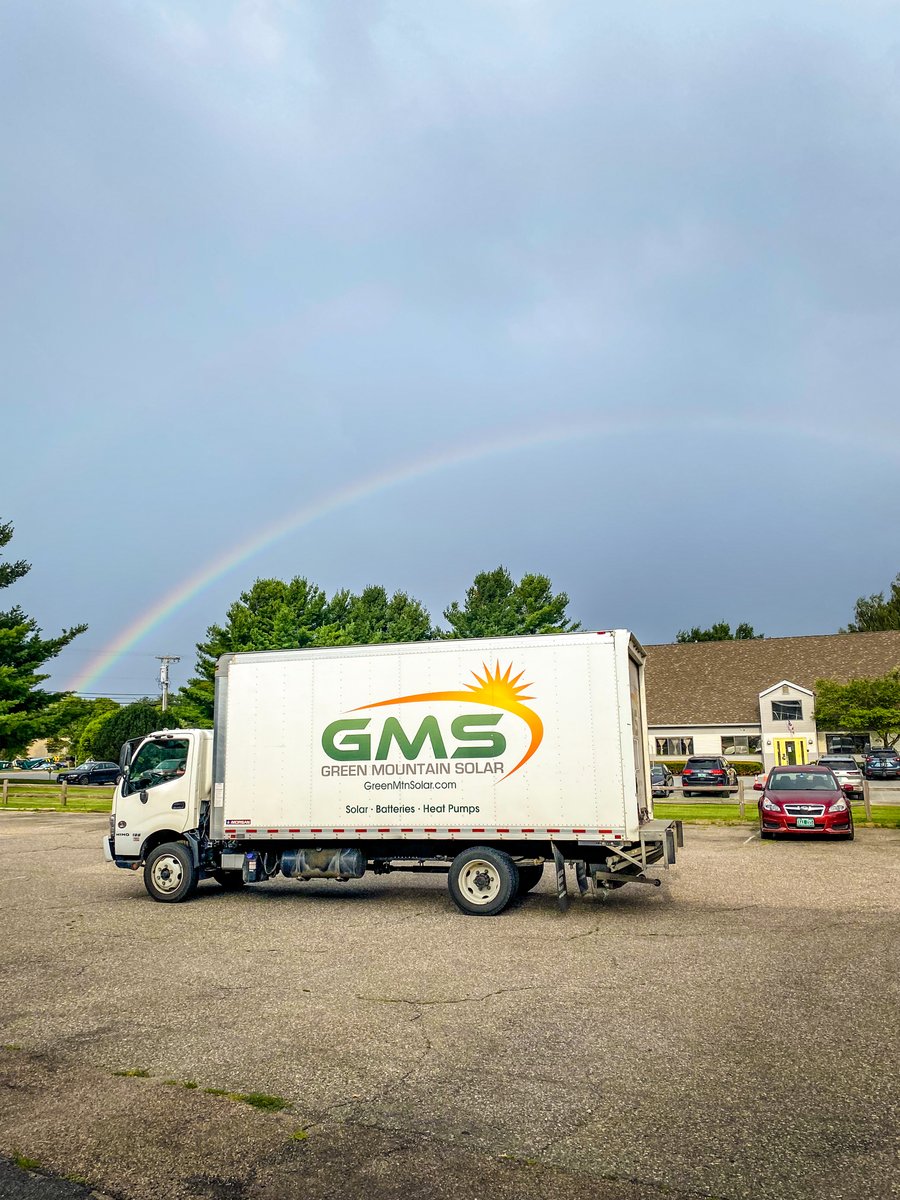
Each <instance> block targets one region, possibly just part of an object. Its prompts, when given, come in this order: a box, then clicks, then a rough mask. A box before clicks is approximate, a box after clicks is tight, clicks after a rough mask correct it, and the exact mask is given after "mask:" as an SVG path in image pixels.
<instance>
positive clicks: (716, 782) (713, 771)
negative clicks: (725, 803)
mask: <svg viewBox="0 0 900 1200" xmlns="http://www.w3.org/2000/svg"><path fill="white" fill-rule="evenodd" d="M681 786H682V788H683V789H684V794H685V796H690V795H693V793H692V792H691V791H689V790H688V789H689V788H693V787H694V786H696V787H697V788H698V789H700V790H699V793H698V794H699V795H701V796H713V795H715V796H722V795H724V796H727V795H728V794H729V793H730V792H736V791H737V786H738V777H737V771H736V770H735V769H734V767H733V766H732V765H731V763H730V762H729V761H728V759H727V758H718V757H717V758H713V757H712V755H706V754H692V755H691V757H690V758H689V759H688V760H687V762H686V763H685V764H684V770H683V771H682V772H681Z"/></svg>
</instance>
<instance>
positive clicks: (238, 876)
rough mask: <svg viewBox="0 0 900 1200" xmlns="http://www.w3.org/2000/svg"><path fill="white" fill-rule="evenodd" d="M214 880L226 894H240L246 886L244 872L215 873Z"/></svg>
mask: <svg viewBox="0 0 900 1200" xmlns="http://www.w3.org/2000/svg"><path fill="white" fill-rule="evenodd" d="M213 879H214V880H215V881H216V883H218V884H219V886H220V887H223V888H224V889H225V891H226V892H239V891H240V890H241V888H242V887H243V886H244V872H243V871H213Z"/></svg>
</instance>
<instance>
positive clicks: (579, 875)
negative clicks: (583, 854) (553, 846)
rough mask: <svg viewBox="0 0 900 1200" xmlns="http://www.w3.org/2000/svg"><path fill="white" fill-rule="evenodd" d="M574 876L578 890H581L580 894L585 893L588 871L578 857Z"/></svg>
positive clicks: (587, 885)
mask: <svg viewBox="0 0 900 1200" xmlns="http://www.w3.org/2000/svg"><path fill="white" fill-rule="evenodd" d="M575 878H576V879H577V880H578V890H579V892H581V894H582V896H584V895H586V894H587V891H588V887H589V884H588V873H587V867H586V866H585V865H584V863H583V862H582V860H581V859H578V861H577V862H576V863H575Z"/></svg>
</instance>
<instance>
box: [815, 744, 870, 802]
mask: <svg viewBox="0 0 900 1200" xmlns="http://www.w3.org/2000/svg"><path fill="white" fill-rule="evenodd" d="M819 766H820V767H828V768H829V770H831V771H833V772H834V774H835V775H837V779H838V783H839V784H840V785H841V787H842V788H845V786H846V784H848V783H849V784H850V786H851V788H852V789H853V790H852V792H851V793H850V795H851V796H852V797H853V799H854V800H862V798H863V773H862V771H861V770H860V768H859V764H858V763H857V762H856V759H855V758H850V756H849V755H847V754H823V755H822V757H821V758H820V759H819Z"/></svg>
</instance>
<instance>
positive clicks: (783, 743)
mask: <svg viewBox="0 0 900 1200" xmlns="http://www.w3.org/2000/svg"><path fill="white" fill-rule="evenodd" d="M645 649H646V651H647V666H646V688H647V719H648V724H649V726H650V751H651V754H652V755H653V756H654V757H657V758H665V757H668V758H679V757H683V756H684V755H686V754H726V755H730V756H734V757H751V758H752V757H757V756H759V757H761V758H762V759H763V761H764V764H765V766H766V768H768V767H770V766H772V765H774V764H776V763H779V762H781V761H785V762H787V761H801V762H808V761H810V760H811V759H815V758H817V757H818V756H819V754H825V753H840V752H851V753H860V752H861V751H862V750H863V749H864V748H865V746H866V745H868V744H871V739H870V738H869V737H867V736H865V735H860V734H850V733H847V732H846V731H842V730H820V729H818V728H817V726H816V721H815V717H814V715H813V714H814V705H815V685H816V680H817V679H836V680H838V681H839V682H841V683H847V682H848V681H849V680H851V679H862V678H871V677H874V676H878V675H884V674H886V672H888V671H890V670H892V669H893V668H895V667H900V630H887V631H885V632H881V633H830V634H817V635H812V636H808V637H786V638H759V639H753V640H751V641H740V642H737V641H735V642H689V643H685V644H680V643H672V644H667V645H658V646H647V647H645Z"/></svg>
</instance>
